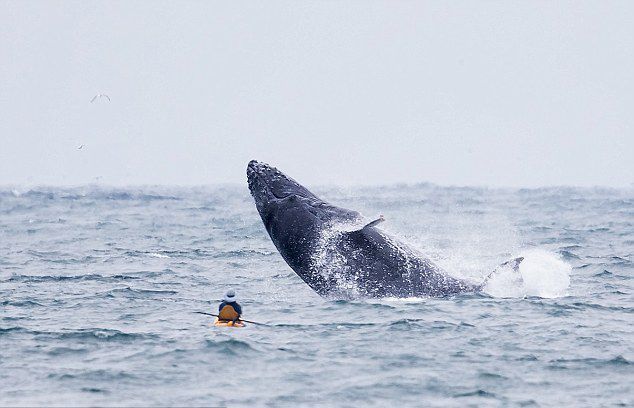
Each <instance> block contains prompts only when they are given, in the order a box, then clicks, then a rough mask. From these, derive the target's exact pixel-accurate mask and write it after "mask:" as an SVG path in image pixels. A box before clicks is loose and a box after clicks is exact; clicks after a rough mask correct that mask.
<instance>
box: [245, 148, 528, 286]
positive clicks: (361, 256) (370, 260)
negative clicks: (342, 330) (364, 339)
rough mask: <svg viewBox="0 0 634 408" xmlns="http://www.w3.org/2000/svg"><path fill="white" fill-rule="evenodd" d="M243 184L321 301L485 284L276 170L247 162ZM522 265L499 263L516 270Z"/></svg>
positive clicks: (280, 246)
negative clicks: (457, 272)
mask: <svg viewBox="0 0 634 408" xmlns="http://www.w3.org/2000/svg"><path fill="white" fill-rule="evenodd" d="M247 181H248V184H249V190H250V191H251V195H252V196H253V199H254V200H255V206H256V208H257V210H258V212H259V213H260V216H261V218H262V222H263V223H264V227H265V228H266V231H267V232H268V234H269V236H270V237H271V240H272V241H273V243H274V244H275V246H276V248H277V250H278V251H279V253H280V254H281V255H282V258H284V260H285V261H286V263H288V265H289V266H290V267H291V268H292V269H293V270H294V271H295V273H296V274H297V275H299V277H300V278H302V279H303V280H304V282H306V283H307V284H308V285H309V286H310V287H311V288H312V289H313V290H314V291H315V292H317V293H318V294H320V295H322V296H326V297H334V298H358V297H374V298H378V297H418V296H433V297H440V296H449V295H454V294H459V293H464V292H475V291H478V290H480V289H481V288H482V286H483V284H481V285H477V284H474V283H469V282H467V281H465V280H461V279H457V278H454V277H452V276H450V275H448V274H447V273H445V272H444V271H443V270H442V269H441V268H439V267H438V266H437V265H435V264H434V263H433V262H431V261H430V260H429V259H427V258H425V257H423V256H422V255H420V254H417V253H415V252H414V251H413V250H411V249H410V248H408V247H406V246H405V245H403V244H401V243H399V242H398V241H397V240H396V239H394V238H392V237H390V236H389V235H387V234H386V233H385V232H383V231H381V230H380V229H378V228H377V224H379V223H380V222H381V221H383V218H382V217H379V218H378V219H376V220H374V221H371V222H369V223H364V221H363V220H364V218H363V217H362V216H361V214H360V213H358V212H356V211H352V210H348V209H345V208H340V207H336V206H334V205H332V204H329V203H327V202H325V201H323V200H322V199H320V198H319V197H317V196H316V195H315V194H313V193H311V192H310V191H309V190H308V189H306V188H305V187H304V186H302V185H300V184H299V183H297V182H296V181H295V180H293V179H292V178H290V177H288V176H286V175H285V174H284V173H282V172H281V171H279V170H278V169H276V168H275V167H272V166H269V165H268V164H265V163H260V162H258V161H255V160H252V161H251V162H249V164H248V166H247ZM521 261H522V258H517V259H515V260H513V261H509V262H507V263H505V264H503V266H507V265H509V264H510V263H513V265H511V266H512V267H513V268H514V269H515V270H517V268H518V266H519V263H520V262H521ZM496 270H497V269H496ZM494 272H495V271H494ZM487 279H488V278H487ZM485 282H486V281H485Z"/></svg>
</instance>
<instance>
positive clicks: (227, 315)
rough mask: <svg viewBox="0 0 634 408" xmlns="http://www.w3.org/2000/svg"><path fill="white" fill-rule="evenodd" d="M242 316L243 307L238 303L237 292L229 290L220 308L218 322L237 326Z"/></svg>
mask: <svg viewBox="0 0 634 408" xmlns="http://www.w3.org/2000/svg"><path fill="white" fill-rule="evenodd" d="M240 315H242V307H240V305H239V304H238V302H237V301H236V291H235V290H233V289H229V290H228V291H227V293H226V294H225V297H224V298H223V299H222V303H221V304H220V306H218V320H219V321H224V322H233V324H235V323H236V322H239V321H240Z"/></svg>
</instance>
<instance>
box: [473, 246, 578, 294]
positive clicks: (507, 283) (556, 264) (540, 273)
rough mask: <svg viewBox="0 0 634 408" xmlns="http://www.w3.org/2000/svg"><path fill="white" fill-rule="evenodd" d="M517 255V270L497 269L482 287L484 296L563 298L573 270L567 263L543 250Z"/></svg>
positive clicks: (507, 267) (510, 268) (532, 250)
mask: <svg viewBox="0 0 634 408" xmlns="http://www.w3.org/2000/svg"><path fill="white" fill-rule="evenodd" d="M519 256H522V257H523V258H524V260H523V261H522V263H521V264H520V266H519V269H518V271H514V270H513V269H512V267H511V266H506V267H500V268H498V269H496V270H495V271H494V272H493V275H491V279H490V280H489V281H488V282H487V284H486V285H485V287H484V292H485V293H487V294H489V295H491V296H494V297H502V298H511V297H526V296H537V297H542V298H556V297H562V296H565V295H566V292H567V290H568V287H569V286H570V273H571V271H572V267H571V266H570V265H569V264H567V263H566V262H564V261H563V260H561V259H560V258H559V257H558V256H557V255H555V254H552V253H550V252H547V251H544V250H542V249H531V250H526V251H523V252H521V253H520V254H519Z"/></svg>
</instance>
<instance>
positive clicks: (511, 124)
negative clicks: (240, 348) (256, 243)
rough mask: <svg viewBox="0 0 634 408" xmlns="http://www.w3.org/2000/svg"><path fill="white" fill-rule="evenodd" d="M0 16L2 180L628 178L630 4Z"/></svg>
mask: <svg viewBox="0 0 634 408" xmlns="http://www.w3.org/2000/svg"><path fill="white" fill-rule="evenodd" d="M0 10H1V12H0V184H64V185H66V184H81V183H92V182H95V181H96V180H97V179H96V178H97V177H100V178H99V179H98V181H99V182H100V183H105V184H115V185H122V184H209V183H222V182H244V180H245V167H246V163H247V161H248V160H249V159H252V158H257V159H259V160H263V161H267V162H269V163H271V164H273V165H276V166H278V167H279V168H280V169H282V170H284V171H286V172H288V173H289V174H291V175H292V176H293V177H295V178H296V179H298V180H299V181H301V182H304V183H306V184H333V183H334V184H354V183H362V184H378V183H393V182H409V183H413V182H421V181H430V182H435V183H439V184H459V185H504V186H539V185H553V184H569V185H597V184H599V185H612V186H629V185H631V183H633V182H634V164H633V162H634V161H633V160H632V158H633V157H634V126H633V125H634V74H633V73H634V2H631V1H624V2H615V1H594V2H583V1H574V2H564V1H557V2H551V1H548V2H537V1H525V2H502V1H480V2H475V1H452V2H446V1H442V2H441V1H438V2H424V1H415V2H406V1H400V2H399V1H348V2H343V1H342V2H332V1H319V2H298V1H289V2H271V1H266V2H264V1H262V2H244V3H241V2H176V1H175V2H156V1H151V2H124V1H122V2H96V1H81V2H68V1H67V2H53V1H41V2H29V1H13V2H7V1H2V2H0ZM98 93H104V94H107V95H109V96H110V98H111V99H112V101H111V102H109V103H108V102H107V101H106V100H103V99H101V100H98V101H96V102H95V103H90V100H91V99H92V97H93V96H94V95H96V94H98ZM82 144H83V145H85V146H84V147H83V148H82V149H81V150H79V149H78V147H79V146H80V145H82Z"/></svg>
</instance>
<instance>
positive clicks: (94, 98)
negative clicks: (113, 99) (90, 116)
mask: <svg viewBox="0 0 634 408" xmlns="http://www.w3.org/2000/svg"><path fill="white" fill-rule="evenodd" d="M97 98H99V99H101V98H106V99H108V102H110V97H109V96H108V95H106V94H97V95H95V96H93V97H92V99H91V100H90V103H93V102H94V101H96V100H97Z"/></svg>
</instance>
